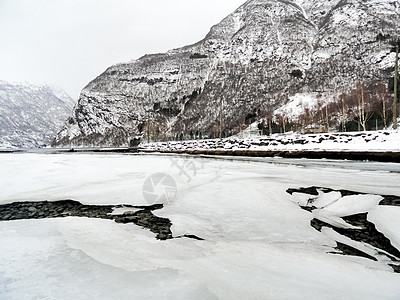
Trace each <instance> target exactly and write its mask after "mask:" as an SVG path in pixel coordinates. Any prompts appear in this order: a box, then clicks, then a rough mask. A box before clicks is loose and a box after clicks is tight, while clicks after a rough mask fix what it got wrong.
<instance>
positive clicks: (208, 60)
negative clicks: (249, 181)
mask: <svg viewBox="0 0 400 300" xmlns="http://www.w3.org/2000/svg"><path fill="white" fill-rule="evenodd" d="M398 40H400V3H399V1H394V0H368V1H366V0H325V1H317V0H293V1H289V0H249V1H247V2H246V3H245V4H243V5H242V6H241V7H239V8H238V9H237V10H236V11H235V12H233V13H232V14H231V15H229V16H228V17H226V18H225V19H224V20H222V22H221V23H219V24H218V25H215V26H214V27H212V28H211V30H210V32H209V33H208V35H207V36H206V37H205V38H204V39H203V40H202V41H200V42H198V43H196V44H194V45H190V46H186V47H183V48H179V49H174V50H171V51H169V52H167V53H163V54H153V55H145V56H143V57H141V58H140V59H138V60H135V61H133V62H130V63H125V64H118V65H115V66H111V67H110V68H108V69H107V70H106V71H105V72H104V73H103V74H101V75H100V76H98V77H97V78H96V79H94V80H93V81H92V82H90V83H89V84H88V85H87V86H86V87H85V88H84V89H83V91H82V92H81V95H80V99H79V102H78V105H77V106H76V108H75V111H74V113H73V115H72V116H71V117H70V118H69V119H68V120H67V122H66V124H65V125H64V128H63V129H62V130H61V131H60V132H59V134H58V135H57V137H56V139H55V141H54V143H53V144H54V145H70V144H71V143H72V144H74V145H82V146H90V145H93V146H96V145H97V146H121V145H127V144H128V143H129V141H130V140H131V139H133V138H134V137H135V136H138V135H144V136H148V137H149V138H150V139H151V138H160V137H165V136H176V135H181V134H183V135H202V136H206V135H207V136H210V135H212V134H214V135H215V134H216V132H218V131H219V130H220V127H222V130H223V131H225V132H227V133H235V132H238V131H239V130H240V127H241V126H242V125H243V124H249V123H251V122H253V121H255V120H257V119H260V118H262V117H264V116H267V115H271V114H274V112H276V111H277V110H278V109H279V108H281V107H282V106H284V105H286V106H287V105H288V104H289V103H290V102H291V101H297V102H298V100H299V99H303V100H302V101H300V102H308V103H315V102H316V101H317V100H318V99H320V100H323V101H329V100H331V99H333V98H335V97H336V96H337V95H338V94H339V93H340V92H342V91H348V90H351V89H353V88H354V87H355V85H356V83H357V82H360V81H361V82H363V83H364V84H366V85H367V86H374V85H376V84H378V83H384V84H385V85H387V84H388V82H389V81H390V78H391V77H393V75H392V73H393V67H394V61H395V54H394V53H393V43H394V42H395V41H398ZM297 102H296V103H297ZM296 105H302V103H297V104H296ZM289 106H290V105H289ZM221 112H222V113H221Z"/></svg>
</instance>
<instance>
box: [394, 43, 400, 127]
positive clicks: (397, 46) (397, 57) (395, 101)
mask: <svg viewBox="0 0 400 300" xmlns="http://www.w3.org/2000/svg"><path fill="white" fill-rule="evenodd" d="M398 77H399V45H396V62H395V67H394V98H393V129H397V79H398Z"/></svg>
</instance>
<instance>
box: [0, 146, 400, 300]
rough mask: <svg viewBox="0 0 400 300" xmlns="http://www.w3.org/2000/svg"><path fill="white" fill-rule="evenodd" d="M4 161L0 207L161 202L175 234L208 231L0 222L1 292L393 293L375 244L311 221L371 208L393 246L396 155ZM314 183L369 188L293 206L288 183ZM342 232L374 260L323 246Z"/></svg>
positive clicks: (89, 295) (398, 187) (73, 220)
mask: <svg viewBox="0 0 400 300" xmlns="http://www.w3.org/2000/svg"><path fill="white" fill-rule="evenodd" d="M0 166H1V168H0V191H1V192H0V204H6V203H11V202H16V201H43V200H49V201H56V200H65V199H73V200H77V201H80V202H81V203H83V204H101V205H106V204H112V205H113V204H130V205H150V204H154V203H156V202H157V203H163V204H164V208H162V209H160V210H156V211H154V212H153V213H154V214H155V215H157V216H160V217H165V218H168V219H170V221H171V222H172V224H173V225H172V227H171V230H172V233H173V236H175V237H176V236H180V235H185V234H191V235H196V236H198V237H201V238H203V239H204V240H203V241H198V240H194V239H187V238H179V239H170V240H166V241H160V240H156V239H155V236H154V234H153V233H151V232H150V231H149V230H147V229H144V228H141V227H139V226H136V225H133V224H117V223H115V222H113V221H112V220H102V219H91V218H78V217H67V218H53V219H52V218H49V219H40V220H17V221H3V222H0V255H1V258H2V259H1V260H0V299H71V298H75V299H110V298H115V299H122V298H128V299H294V298H296V299H338V298H345V299H359V298H363V299H377V298H379V299H399V297H400V274H396V273H393V269H392V268H391V267H390V266H389V263H388V262H387V261H385V259H386V258H383V256H382V255H381V254H379V253H378V252H379V251H378V250H377V249H374V248H373V247H372V246H370V245H367V244H363V243H359V244H356V243H355V242H350V241H346V240H345V238H344V237H342V236H338V234H337V233H335V232H334V230H332V229H330V228H325V229H324V230H321V232H319V231H317V230H315V229H314V228H313V227H311V226H310V221H311V220H312V219H313V218H315V217H316V216H317V217H318V216H319V218H320V219H323V220H324V221H326V222H328V223H329V224H331V223H330V222H332V223H334V222H336V223H335V224H338V223H341V222H342V221H343V220H342V219H341V217H342V216H346V213H347V212H348V214H347V215H350V214H356V213H364V212H368V216H371V218H370V221H371V222H374V224H375V225H376V227H377V228H378V230H379V231H381V232H383V233H384V234H385V236H386V237H389V238H390V241H391V242H392V244H393V245H394V246H395V247H399V246H400V243H399V240H400V229H398V228H400V227H398V226H396V225H397V224H398V223H399V221H398V220H400V211H399V207H396V206H379V205H378V203H379V201H380V200H381V199H382V198H381V197H380V196H379V195H395V196H400V164H395V163H373V162H355V161H329V160H305V159H299V160H287V159H278V158H277V159H274V158H253V159H248V158H240V159H239V158H235V159H233V158H227V157H225V158H213V157H191V156H173V155H171V156H162V155H140V154H136V155H132V154H90V153H71V154H34V153H14V154H2V155H0ZM311 186H317V187H326V188H331V189H333V190H349V191H354V192H359V193H365V194H371V195H363V196H359V197H358V196H354V197H353V198H351V197H350V198H349V199H347V198H346V197H342V196H341V195H340V193H339V194H337V193H336V194H335V193H326V194H324V195H323V194H321V195H320V196H319V198H317V201H316V203H323V204H321V206H317V210H316V211H315V212H309V211H306V210H303V209H301V208H300V206H299V204H302V201H303V200H304V199H305V198H304V197H305V196H304V195H301V194H294V195H290V194H289V193H287V192H286V191H287V189H289V188H300V187H311ZM372 194H374V195H375V196H373V195H372ZM326 204H329V205H330V208H329V207H328V206H327V205H326ZM343 222H344V221H343ZM342 225H343V224H342ZM343 226H347V225H346V224H344V225H343ZM339 240H340V242H343V243H351V245H352V246H353V247H356V248H357V249H363V248H365V252H366V253H368V254H370V255H372V256H374V257H375V255H376V258H377V259H376V261H375V260H371V259H367V258H363V257H358V256H344V255H338V254H331V253H328V252H332V251H334V248H335V247H336V242H337V241H339ZM357 243H358V242H357ZM385 257H386V256H385ZM392 263H394V264H396V263H397V262H392Z"/></svg>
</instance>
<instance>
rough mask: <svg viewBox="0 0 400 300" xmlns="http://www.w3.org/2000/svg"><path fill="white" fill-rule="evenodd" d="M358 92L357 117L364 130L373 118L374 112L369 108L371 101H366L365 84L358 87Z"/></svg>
mask: <svg viewBox="0 0 400 300" xmlns="http://www.w3.org/2000/svg"><path fill="white" fill-rule="evenodd" d="M356 92H357V118H358V121H359V122H360V125H361V126H362V128H363V130H364V131H366V130H367V129H366V123H367V121H368V120H369V119H370V118H371V116H372V112H371V111H370V110H369V107H368V106H369V105H368V104H369V103H368V102H367V101H366V95H365V87H364V85H363V84H359V85H358V86H357V89H356Z"/></svg>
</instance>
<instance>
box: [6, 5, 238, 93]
mask: <svg viewBox="0 0 400 300" xmlns="http://www.w3.org/2000/svg"><path fill="white" fill-rule="evenodd" d="M244 2H246V0H0V79H2V80H12V81H29V82H34V83H48V84H55V85H58V86H60V87H62V88H63V89H64V90H65V91H66V92H67V93H69V94H70V95H71V97H73V98H74V99H77V98H78V96H79V92H80V90H81V89H82V88H83V87H84V86H85V85H86V84H87V83H88V82H89V81H91V80H92V79H94V78H95V77H96V76H97V75H99V74H100V73H102V72H103V71H104V70H105V69H106V68H107V67H108V66H110V65H113V64H115V63H119V62H126V61H130V60H132V59H136V58H139V57H140V56H142V55H144V54H146V53H157V52H165V51H167V50H170V49H173V48H178V47H181V46H184V45H187V44H192V43H195V42H197V41H199V40H201V39H202V38H203V37H204V36H205V35H206V34H207V33H208V31H209V29H210V27H211V26H212V25H215V24H217V23H218V22H220V21H221V20H222V19H223V18H224V17H226V16H227V15H228V14H230V13H231V12H233V11H234V10H235V9H236V8H237V7H239V6H240V5H241V4H243V3H244Z"/></svg>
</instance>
